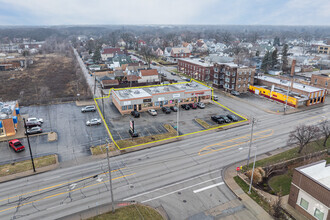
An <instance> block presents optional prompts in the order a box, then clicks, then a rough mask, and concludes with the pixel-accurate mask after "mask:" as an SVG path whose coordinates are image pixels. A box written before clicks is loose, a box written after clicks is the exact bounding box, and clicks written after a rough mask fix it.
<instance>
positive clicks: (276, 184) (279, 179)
mask: <svg viewBox="0 0 330 220" xmlns="http://www.w3.org/2000/svg"><path fill="white" fill-rule="evenodd" d="M291 174H292V172H288V173H286V174H282V175H278V176H274V177H272V178H271V179H270V180H269V181H268V184H269V186H270V188H272V190H273V191H274V192H275V193H276V194H279V193H280V194H281V196H285V195H288V194H289V193H290V186H291V180H292V175H291Z"/></svg>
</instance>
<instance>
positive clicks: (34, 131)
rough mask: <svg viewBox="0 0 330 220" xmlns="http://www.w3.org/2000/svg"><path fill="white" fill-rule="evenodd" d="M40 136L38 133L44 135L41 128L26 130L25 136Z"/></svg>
mask: <svg viewBox="0 0 330 220" xmlns="http://www.w3.org/2000/svg"><path fill="white" fill-rule="evenodd" d="M26 133H27V134H38V133H42V129H41V127H39V126H36V127H32V128H29V129H27V130H26V132H25V134H26Z"/></svg>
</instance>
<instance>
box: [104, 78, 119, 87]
mask: <svg viewBox="0 0 330 220" xmlns="http://www.w3.org/2000/svg"><path fill="white" fill-rule="evenodd" d="M102 84H103V85H107V86H116V85H119V81H118V80H116V79H113V80H112V79H110V80H102Z"/></svg>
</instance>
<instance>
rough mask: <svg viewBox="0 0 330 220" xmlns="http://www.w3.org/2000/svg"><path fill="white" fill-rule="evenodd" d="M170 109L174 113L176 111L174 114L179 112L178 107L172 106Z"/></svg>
mask: <svg viewBox="0 0 330 220" xmlns="http://www.w3.org/2000/svg"><path fill="white" fill-rule="evenodd" d="M170 109H171V110H172V111H174V112H177V111H178V107H176V106H171V107H170Z"/></svg>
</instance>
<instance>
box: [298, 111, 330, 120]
mask: <svg viewBox="0 0 330 220" xmlns="http://www.w3.org/2000/svg"><path fill="white" fill-rule="evenodd" d="M329 114H330V112H327V113H323V114H318V115H315V116H312V117H309V118H304V119H301V120H299V121H298V122H301V121H307V120H310V119H313V118H318V117H320V116H322V115H323V116H325V115H329Z"/></svg>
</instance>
